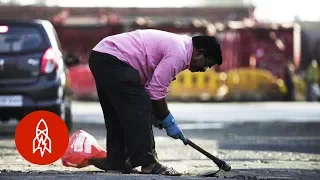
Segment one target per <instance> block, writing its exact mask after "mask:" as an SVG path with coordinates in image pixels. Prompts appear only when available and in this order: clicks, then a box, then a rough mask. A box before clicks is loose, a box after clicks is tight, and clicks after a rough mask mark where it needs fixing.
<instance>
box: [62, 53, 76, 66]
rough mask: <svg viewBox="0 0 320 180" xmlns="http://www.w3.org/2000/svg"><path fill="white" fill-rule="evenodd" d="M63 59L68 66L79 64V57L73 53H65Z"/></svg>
mask: <svg viewBox="0 0 320 180" xmlns="http://www.w3.org/2000/svg"><path fill="white" fill-rule="evenodd" d="M64 60H65V64H66V65H67V67H68V68H69V67H72V66H75V65H78V64H80V59H79V57H78V56H76V55H74V54H68V55H66V56H65V58H64Z"/></svg>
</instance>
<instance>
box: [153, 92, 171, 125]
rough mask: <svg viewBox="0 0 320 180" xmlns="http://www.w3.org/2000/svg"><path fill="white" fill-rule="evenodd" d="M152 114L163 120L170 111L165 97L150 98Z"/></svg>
mask: <svg viewBox="0 0 320 180" xmlns="http://www.w3.org/2000/svg"><path fill="white" fill-rule="evenodd" d="M152 108H153V111H154V115H155V117H156V118H157V119H159V120H161V121H162V120H164V119H165V118H166V117H167V116H168V115H169V113H170V111H169V109H168V105H167V102H166V99H165V98H163V99H159V100H152Z"/></svg>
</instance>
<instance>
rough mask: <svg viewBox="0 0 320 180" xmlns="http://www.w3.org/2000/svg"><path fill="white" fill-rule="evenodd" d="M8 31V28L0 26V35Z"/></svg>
mask: <svg viewBox="0 0 320 180" xmlns="http://www.w3.org/2000/svg"><path fill="white" fill-rule="evenodd" d="M8 31H9V27H8V26H2V25H1V26H0V33H7V32H8Z"/></svg>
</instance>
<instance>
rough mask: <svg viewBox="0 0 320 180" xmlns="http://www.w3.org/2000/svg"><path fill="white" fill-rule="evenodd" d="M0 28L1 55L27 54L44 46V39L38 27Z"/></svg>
mask: <svg viewBox="0 0 320 180" xmlns="http://www.w3.org/2000/svg"><path fill="white" fill-rule="evenodd" d="M0 27H2V28H1V29H2V31H0V53H13V52H27V51H31V50H35V49H37V48H39V47H40V45H41V44H42V41H43V38H42V36H41V33H40V31H39V30H38V29H37V28H36V27H24V26H16V25H14V26H10V25H9V26H2V25H0Z"/></svg>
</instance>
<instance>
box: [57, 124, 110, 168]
mask: <svg viewBox="0 0 320 180" xmlns="http://www.w3.org/2000/svg"><path fill="white" fill-rule="evenodd" d="M106 156H107V151H106V150H105V149H103V148H102V147H100V146H99V145H98V143H97V140H96V139H95V138H94V137H93V136H92V135H90V134H89V133H87V132H85V131H83V130H79V131H77V132H75V133H74V134H73V135H72V136H71V137H70V139H69V145H68V148H67V150H66V152H65V153H64V155H63V156H62V157H61V161H62V164H63V165H64V166H66V167H75V168H83V167H87V166H89V165H91V164H89V163H88V160H89V159H90V158H104V157H106Z"/></svg>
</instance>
